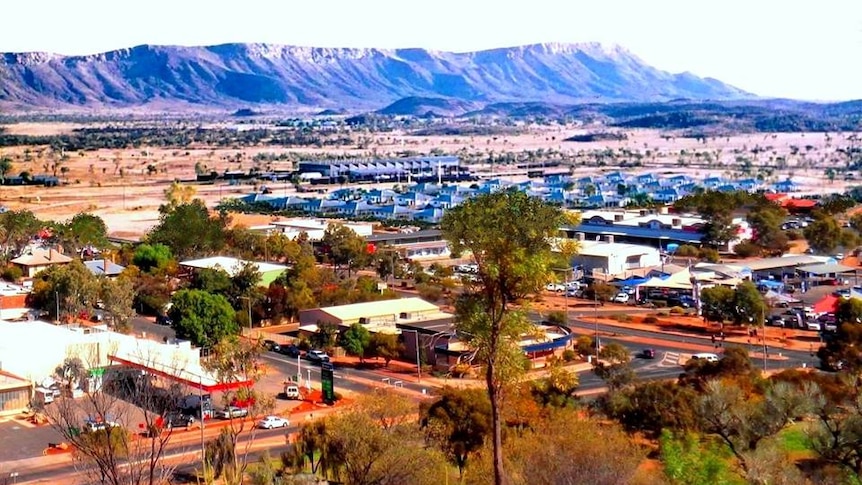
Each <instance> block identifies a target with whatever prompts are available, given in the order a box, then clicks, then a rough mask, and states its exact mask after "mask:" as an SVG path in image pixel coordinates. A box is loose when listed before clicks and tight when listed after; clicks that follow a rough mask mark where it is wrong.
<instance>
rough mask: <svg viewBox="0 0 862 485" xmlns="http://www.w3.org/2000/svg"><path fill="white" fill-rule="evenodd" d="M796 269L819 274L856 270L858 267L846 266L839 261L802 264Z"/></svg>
mask: <svg viewBox="0 0 862 485" xmlns="http://www.w3.org/2000/svg"><path fill="white" fill-rule="evenodd" d="M796 269H798V270H799V271H802V272H804V273H809V274H813V275H818V276H822V275H828V274H840V273H850V272H852V271H856V268H852V267H850V266H844V265H843V264H838V263H823V264H809V265H807V266H800V267H798V268H796Z"/></svg>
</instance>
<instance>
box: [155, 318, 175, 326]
mask: <svg viewBox="0 0 862 485" xmlns="http://www.w3.org/2000/svg"><path fill="white" fill-rule="evenodd" d="M156 323H157V324H159V325H166V326H168V327H169V326H171V325H173V324H174V321H173V320H171V317H169V316H167V315H156Z"/></svg>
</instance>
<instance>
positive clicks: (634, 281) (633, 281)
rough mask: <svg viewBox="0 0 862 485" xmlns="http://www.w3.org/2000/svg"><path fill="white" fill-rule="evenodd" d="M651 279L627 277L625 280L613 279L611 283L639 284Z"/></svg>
mask: <svg viewBox="0 0 862 485" xmlns="http://www.w3.org/2000/svg"><path fill="white" fill-rule="evenodd" d="M649 280H650V279H649V278H627V279H624V280H617V281H613V282H611V284H612V285H614V286H639V285H642V284H644V283H646V282H647V281H649Z"/></svg>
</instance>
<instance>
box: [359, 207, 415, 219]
mask: <svg viewBox="0 0 862 485" xmlns="http://www.w3.org/2000/svg"><path fill="white" fill-rule="evenodd" d="M414 212H415V211H414V210H413V209H411V208H410V207H407V206H402V205H396V204H389V205H376V206H371V208H370V210H369V215H371V216H374V217H377V218H380V219H401V220H410V219H411V218H412V217H413V213H414Z"/></svg>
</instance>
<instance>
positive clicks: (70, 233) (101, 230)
mask: <svg viewBox="0 0 862 485" xmlns="http://www.w3.org/2000/svg"><path fill="white" fill-rule="evenodd" d="M61 239H63V240H64V241H65V242H66V243H67V245H68V246H69V247H68V249H70V250H72V251H75V252H83V251H84V250H86V249H88V248H95V249H103V248H106V247H108V226H107V225H105V221H103V220H102V218H101V217H99V216H94V215H92V214H86V213H83V212H82V213H80V214H76V215H75V216H74V217H72V219H71V220H70V221H69V222H67V223H66V224H65V226H63V227H62V236H61ZM64 246H65V245H64Z"/></svg>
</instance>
